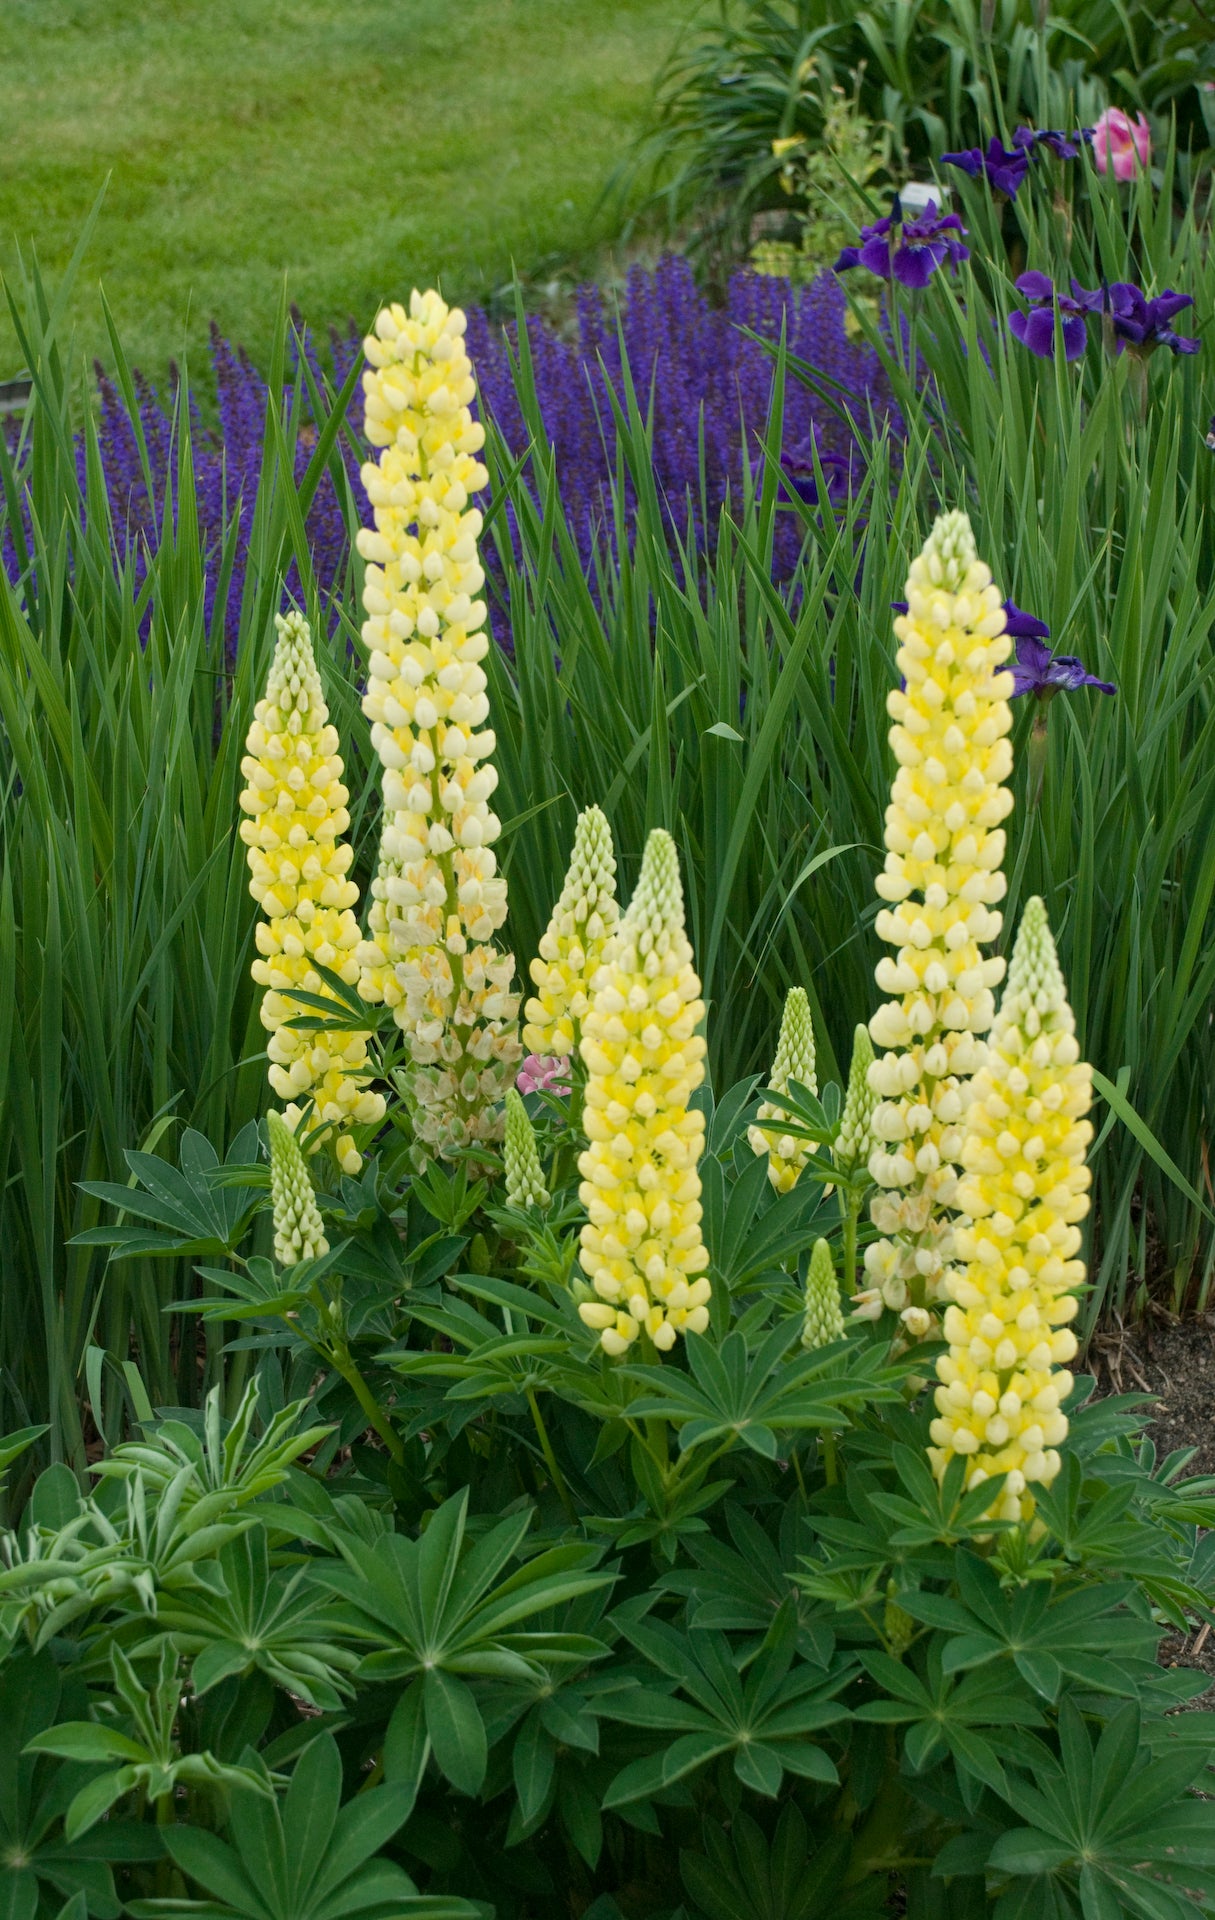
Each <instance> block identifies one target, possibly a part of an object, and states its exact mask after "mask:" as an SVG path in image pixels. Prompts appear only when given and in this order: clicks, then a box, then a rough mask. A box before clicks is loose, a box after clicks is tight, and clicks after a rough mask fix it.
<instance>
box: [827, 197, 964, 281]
mask: <svg viewBox="0 0 1215 1920" xmlns="http://www.w3.org/2000/svg"><path fill="white" fill-rule="evenodd" d="M965 231H966V229H965V227H964V226H963V225H962V222H961V221H960V220H959V219H958V216H957V214H956V213H949V214H945V215H944V216H942V215H941V213H940V212H939V211H938V208H937V203H936V201H935V200H930V201H929V202H928V205H927V206H926V207H925V208H924V211H923V213H921V214H920V215H919V217H918V218H917V219H915V220H905V219H904V218H903V209H902V207H901V206H900V204H899V200H898V197H897V195H896V196H895V202H894V206H893V207H892V208H891V210H890V212H889V213H888V214H887V215H886V218H885V219H884V220H875V221H874V223H873V225H872V226H871V227H862V228H861V239H860V245H859V246H856V247H845V248H844V250H843V252H842V253H841V254H840V257H839V259H838V260H837V261H836V263H835V271H836V273H844V272H846V271H847V269H848V268H849V267H868V269H869V271H870V273H876V274H880V275H881V277H882V279H883V280H890V279H895V280H897V281H898V282H899V285H900V286H904V287H926V286H927V285H928V282H929V281H930V280H931V279H932V276H933V274H934V273H935V272H936V270H937V268H938V267H939V266H940V265H941V264H942V262H943V261H945V260H948V261H949V263H950V265H951V266H956V265H957V263H958V262H959V261H960V260H968V259H969V258H970V248H969V247H964V246H963V245H962V243H961V241H960V240H955V239H954V238H953V235H954V234H955V233H959V234H961V233H965Z"/></svg>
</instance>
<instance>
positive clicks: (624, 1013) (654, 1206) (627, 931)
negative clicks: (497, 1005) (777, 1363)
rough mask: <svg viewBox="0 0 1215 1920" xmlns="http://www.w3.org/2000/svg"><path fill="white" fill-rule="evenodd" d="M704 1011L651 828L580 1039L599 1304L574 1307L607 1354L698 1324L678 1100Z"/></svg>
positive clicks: (704, 1290) (693, 1118)
mask: <svg viewBox="0 0 1215 1920" xmlns="http://www.w3.org/2000/svg"><path fill="white" fill-rule="evenodd" d="M704 1010H705V1009H704V1002H703V1000H702V999H701V997H700V981H699V980H698V979H697V976H696V971H695V968H694V967H693V964H692V948H691V945H690V943H689V941H688V937H687V934H686V933H685V931H684V920H683V889H682V887H681V885H680V880H679V859H678V856H677V854H676V851H675V843H674V841H673V840H672V839H671V836H670V834H668V833H663V832H662V831H661V830H660V829H657V830H655V832H653V833H652V834H651V835H650V837H649V839H648V840H647V842H646V849H645V856H644V859H643V860H642V864H641V877H640V879H639V880H638V882H637V891H636V893H635V894H634V895H633V898H632V900H631V901H630V903H629V908H628V911H627V913H625V915H624V916H623V918H622V919H621V921H620V923H619V927H618V929H617V933H616V936H615V938H614V940H613V941H612V942H611V944H610V945H609V947H608V951H607V954H606V956H605V959H604V962H603V965H602V967H601V968H600V969H599V972H598V974H597V975H596V976H595V981H594V990H593V993H592V998H591V1005H590V1010H589V1012H588V1013H587V1016H586V1021H585V1024H584V1027H583V1032H582V1058H583V1060H584V1062H585V1064H586V1069H587V1085H586V1105H585V1108H584V1112H583V1126H584V1128H585V1131H586V1137H587V1140H588V1141H589V1143H590V1144H589V1146H588V1147H587V1150H586V1152H585V1153H584V1154H583V1155H582V1156H581V1158H580V1160H579V1162H578V1168H579V1171H580V1173H581V1174H582V1186H581V1187H580V1189H579V1192H580V1196H581V1199H582V1204H583V1205H584V1207H585V1208H586V1210H587V1215H588V1219H587V1224H586V1225H585V1226H584V1227H583V1229H582V1254H581V1258H582V1265H583V1268H584V1269H585V1271H586V1274H587V1276H588V1278H589V1279H590V1281H591V1284H592V1286H593V1287H594V1289H595V1292H596V1293H597V1294H598V1296H599V1298H598V1299H597V1300H588V1301H586V1302H584V1303H583V1305H581V1306H580V1307H579V1309H578V1311H579V1313H580V1314H581V1316H582V1319H583V1321H584V1322H585V1324H586V1325H587V1326H588V1327H594V1328H596V1329H597V1330H598V1333H599V1338H600V1341H601V1343H602V1345H603V1348H604V1350H605V1351H606V1352H607V1353H610V1354H613V1355H618V1354H622V1353H624V1352H625V1351H626V1350H627V1349H628V1348H629V1347H630V1346H631V1345H632V1343H633V1342H634V1340H636V1339H637V1338H638V1336H639V1334H640V1333H641V1332H642V1331H643V1330H644V1331H645V1332H646V1333H647V1334H648V1335H649V1337H650V1339H651V1340H652V1341H653V1343H654V1345H655V1346H656V1347H657V1348H659V1350H660V1351H664V1352H665V1351H666V1350H667V1349H669V1348H670V1347H673V1346H674V1344H675V1336H676V1334H679V1333H703V1332H704V1330H705V1328H706V1327H707V1326H708V1324H709V1297H710V1287H709V1282H708V1279H707V1277H705V1275H704V1268H705V1267H706V1266H707V1265H708V1261H709V1256H708V1253H707V1251H706V1249H705V1246H704V1242H703V1240H702V1239H701V1233H700V1214H701V1209H700V1177H699V1175H698V1173H697V1171H696V1168H697V1163H698V1161H699V1159H700V1156H701V1152H702V1151H703V1148H704V1130H705V1122H704V1115H703V1114H702V1113H700V1112H699V1111H697V1110H696V1109H695V1108H693V1107H692V1106H691V1104H690V1102H691V1098H692V1094H693V1093H694V1092H695V1090H696V1088H697V1087H698V1086H699V1085H700V1083H701V1081H702V1080H703V1078H704V1055H705V1043H704V1040H703V1038H702V1036H701V1035H700V1034H698V1033H697V1031H696V1029H697V1027H698V1025H699V1024H700V1022H701V1020H702V1019H703V1017H704Z"/></svg>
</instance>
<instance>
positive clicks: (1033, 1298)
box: [929, 899, 1093, 1520]
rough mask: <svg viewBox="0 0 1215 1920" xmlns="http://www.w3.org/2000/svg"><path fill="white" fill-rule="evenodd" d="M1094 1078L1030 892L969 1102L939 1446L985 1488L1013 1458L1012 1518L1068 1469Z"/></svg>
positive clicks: (940, 1461)
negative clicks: (1063, 1445)
mask: <svg viewBox="0 0 1215 1920" xmlns="http://www.w3.org/2000/svg"><path fill="white" fill-rule="evenodd" d="M1092 1080H1093V1070H1092V1068H1091V1067H1089V1066H1086V1065H1084V1064H1083V1062H1082V1061H1081V1060H1080V1048H1079V1046H1078V1044H1077V1041H1076V1022H1075V1020H1074V1018H1073V1016H1072V1010H1071V1008H1070V1007H1069V1006H1068V1004H1067V991H1066V988H1065V986H1064V981H1063V975H1062V973H1061V972H1060V969H1059V962H1058V959H1057V957H1056V954H1055V943H1054V941H1053V939H1052V938H1051V931H1050V927H1049V925H1048V923H1047V918H1046V909H1045V907H1044V906H1043V904H1042V902H1041V900H1038V899H1033V900H1030V901H1028V902H1027V903H1026V907H1025V911H1024V913H1023V914H1022V916H1021V925H1020V929H1019V930H1018V933H1017V943H1016V946H1015V947H1014V949H1013V957H1012V965H1011V966H1010V968H1009V973H1008V985H1007V987H1006V988H1005V992H1004V998H1003V1000H1002V1002H1001V1005H1000V1011H999V1014H998V1015H997V1017H996V1022H995V1026H994V1027H993V1029H992V1034H991V1041H990V1045H989V1047H988V1057H987V1063H986V1065H985V1066H983V1067H982V1068H980V1070H979V1072H978V1074H977V1075H976V1077H975V1082H974V1099H973V1102H972V1104H971V1107H970V1110H969V1112H968V1114H967V1120H966V1138H965V1140H964V1142H963V1146H962V1166H963V1169H964V1171H963V1174H962V1178H961V1182H960V1184H959V1187H958V1196H957V1197H958V1204H959V1206H960V1207H961V1208H962V1209H963V1218H962V1220H961V1222H960V1223H959V1225H958V1227H957V1230H956V1234H955V1247H956V1256H957V1261H958V1265H957V1266H956V1267H954V1268H953V1269H952V1270H951V1272H950V1274H949V1277H948V1279H947V1281H946V1291H947V1293H948V1295H949V1296H950V1298H951V1300H952V1302H953V1304H952V1305H951V1306H950V1307H948V1308H947V1310H946V1314H945V1337H946V1339H947V1340H948V1341H949V1352H948V1353H947V1354H942V1356H941V1358H940V1359H939V1360H938V1361H937V1377H938V1379H939V1380H940V1381H941V1385H940V1386H939V1387H938V1388H937V1390H936V1406H937V1418H936V1419H935V1420H934V1421H933V1423H932V1430H931V1431H932V1440H933V1445H932V1447H931V1448H930V1449H929V1452H930V1455H931V1458H932V1463H933V1466H934V1468H935V1470H936V1472H937V1474H938V1475H941V1474H943V1473H944V1472H945V1469H946V1467H947V1466H948V1464H949V1462H950V1461H951V1460H952V1459H953V1457H954V1455H955V1454H962V1455H963V1456H964V1457H965V1458H966V1460H967V1461H968V1462H969V1463H970V1464H969V1468H968V1473H967V1485H968V1486H971V1487H974V1486H979V1485H981V1484H982V1482H983V1481H984V1480H985V1479H988V1478H989V1477H990V1476H991V1475H992V1474H993V1473H1006V1474H1007V1475H1008V1478H1007V1479H1006V1480H1005V1482H1004V1487H1003V1492H1002V1494H1001V1495H1000V1497H999V1499H998V1501H997V1502H996V1503H995V1506H994V1510H993V1511H994V1515H995V1517H997V1518H1000V1519H1004V1520H1018V1519H1023V1518H1024V1519H1028V1518H1029V1516H1030V1514H1031V1513H1032V1512H1033V1492H1032V1489H1033V1487H1034V1486H1048V1485H1049V1484H1050V1482H1051V1481H1052V1480H1053V1479H1054V1477H1055V1475H1056V1474H1057V1473H1058V1471H1059V1454H1058V1451H1057V1449H1058V1447H1059V1444H1060V1442H1061V1441H1062V1440H1063V1439H1064V1438H1065V1437H1066V1434H1067V1416H1066V1414H1064V1413H1063V1412H1061V1411H1060V1408H1061V1403H1062V1402H1063V1401H1064V1400H1066V1398H1067V1396H1068V1394H1069V1393H1070V1392H1071V1390H1072V1384H1073V1382H1072V1376H1071V1374H1070V1373H1068V1372H1067V1371H1066V1367H1067V1362H1068V1361H1069V1360H1071V1359H1072V1358H1073V1357H1074V1355H1075V1352H1076V1336H1075V1334H1074V1333H1073V1332H1072V1330H1071V1327H1070V1325H1069V1324H1068V1323H1069V1321H1071V1320H1073V1319H1074V1318H1075V1315H1076V1311H1077V1307H1078V1305H1079V1302H1078V1300H1077V1298H1076V1293H1075V1289H1076V1288H1077V1287H1078V1286H1080V1285H1081V1284H1082V1283H1083V1280H1084V1262H1083V1261H1082V1260H1078V1259H1077V1258H1076V1257H1075V1256H1076V1254H1077V1251H1078V1250H1079V1246H1080V1230H1079V1227H1078V1226H1077V1224H1076V1222H1077V1221H1079V1220H1082V1219H1083V1218H1084V1216H1085V1214H1086V1213H1087V1212H1088V1204H1089V1203H1088V1187H1089V1180H1090V1175H1089V1171H1088V1168H1087V1167H1086V1166H1085V1164H1084V1155H1085V1149H1086V1148H1087V1146H1088V1143H1089V1141H1090V1140H1091V1139H1092V1133H1093V1130H1092V1127H1091V1126H1090V1124H1089V1122H1088V1120H1087V1119H1086V1117H1085V1116H1086V1114H1087V1113H1088V1109H1089V1105H1090V1103H1091V1100H1092Z"/></svg>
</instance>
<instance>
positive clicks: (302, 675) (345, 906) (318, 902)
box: [240, 613, 384, 1172]
mask: <svg viewBox="0 0 1215 1920" xmlns="http://www.w3.org/2000/svg"><path fill="white" fill-rule="evenodd" d="M275 624H276V626H277V628H278V641H277V643H276V645H275V649H274V659H273V662H272V664H271V668H270V677H269V680H268V682H267V685H266V694H265V698H264V699H262V700H259V701H258V703H257V706H256V708H255V709H254V718H253V724H252V726H251V727H250V728H249V733H248V738H247V741H246V754H245V758H244V760H243V761H242V763H241V770H242V772H243V773H244V775H245V780H246V786H245V790H244V792H243V793H242V794H241V796H240V804H241V808H242V811H243V813H244V815H245V818H244V819H243V820H242V821H241V823H240V836H241V839H242V840H243V841H244V843H245V846H246V848H247V851H248V862H249V872H250V876H251V878H250V881H249V891H250V893H251V894H252V895H253V897H254V899H255V900H256V901H257V902H258V904H259V905H260V907H261V909H262V912H263V914H264V915H265V919H264V921H263V922H262V923H261V924H260V925H259V926H258V928H257V951H258V957H257V959H255V960H254V962H253V968H252V972H253V978H254V979H255V980H256V981H257V982H258V984H259V985H260V986H263V987H265V988H266V989H267V991H266V993H265V994H264V995H263V997H262V1006H261V1018H262V1025H263V1026H264V1027H265V1028H267V1030H268V1032H269V1034H270V1040H269V1044H268V1045H267V1048H266V1052H267V1054H268V1056H269V1060H270V1069H269V1076H270V1084H271V1086H272V1087H273V1089H274V1091H275V1093H276V1094H278V1096H279V1098H280V1099H281V1100H285V1101H290V1102H291V1103H292V1108H291V1110H292V1111H293V1112H294V1113H295V1114H299V1112H300V1110H301V1103H302V1102H304V1101H305V1100H307V1099H308V1098H311V1100H312V1102H313V1108H314V1111H313V1112H312V1113H311V1114H310V1115H309V1118H308V1123H307V1124H308V1130H309V1131H312V1129H313V1128H314V1127H315V1126H316V1124H317V1123H318V1122H320V1123H324V1124H325V1125H327V1127H328V1129H329V1133H328V1137H329V1139H330V1140H333V1139H334V1136H335V1134H338V1135H339V1140H338V1143H337V1145H336V1151H337V1153H338V1157H339V1161H340V1163H341V1164H342V1165H343V1166H344V1167H345V1168H346V1169H347V1171H354V1172H357V1171H358V1168H359V1166H361V1164H362V1162H361V1159H360V1156H359V1154H358V1152H357V1150H356V1149H355V1146H354V1142H353V1140H352V1139H351V1138H350V1136H349V1134H348V1133H347V1132H346V1129H347V1128H348V1127H349V1126H350V1125H351V1124H352V1123H354V1124H362V1125H370V1124H373V1123H374V1122H376V1121H377V1120H380V1119H382V1118H383V1114H384V1100H383V1097H382V1096H381V1095H380V1094H378V1093H375V1092H373V1091H372V1090H371V1088H370V1086H369V1085H368V1081H369V1077H370V1069H369V1067H368V1063H367V1040H368V1036H367V1034H366V1033H359V1032H354V1033H351V1032H347V1031H344V1030H343V1029H340V1028H335V1029H333V1030H332V1031H325V1032H315V1033H313V1032H300V1031H298V1030H296V1029H294V1028H292V1027H289V1026H288V1025H287V1024H286V1023H287V1022H288V1021H289V1020H291V1019H292V1018H293V1017H294V1016H296V1015H299V1014H303V1013H311V1012H312V1011H313V1009H312V1008H310V1007H307V1006H304V1005H301V1004H300V1002H299V1001H297V1000H295V999H294V998H293V997H292V995H291V989H292V988H293V987H298V988H300V989H302V990H303V991H304V992H305V993H312V994H317V995H319V996H320V997H321V998H322V999H329V1000H331V999H332V998H333V993H332V989H331V988H330V987H329V985H328V983H327V982H326V981H325V980H324V979H323V977H322V976H321V974H320V973H319V972H318V971H317V964H318V963H319V964H320V965H321V966H324V967H326V968H327V969H328V970H329V971H330V972H331V973H335V974H337V976H338V977H339V979H341V980H343V981H344V982H345V983H346V984H347V985H348V986H353V985H354V984H355V982H356V981H357V980H358V977H359V969H358V966H357V963H356V961H355V957H354V956H355V951H356V948H357V947H358V944H359V925H358V921H357V920H356V919H355V915H354V908H355V906H356V905H357V903H358V897H359V894H358V888H357V887H356V886H355V884H354V882H353V881H352V880H350V879H349V878H348V877H347V875H348V872H349V868H350V862H351V859H352V851H351V848H350V846H349V845H348V843H347V842H346V841H345V840H344V838H343V835H344V834H345V832H346V829H347V827H348V826H349V824H350V815H349V813H348V812H347V810H346V801H347V798H348V796H347V792H346V788H345V787H344V786H343V785H342V777H341V776H342V762H341V759H340V757H339V755H338V752H337V744H338V737H337V733H336V731H335V729H334V728H333V727H331V726H330V725H329V713H328V709H327V708H326V705H325V699H324V695H323V693H322V691H321V681H320V675H319V674H318V672H317V669H316V659H315V656H314V654H313V650H312V635H311V633H310V631H309V628H308V623H307V621H306V620H305V619H304V617H303V615H302V614H299V613H289V614H286V615H281V614H280V615H279V616H278V617H277V618H276V622H275ZM339 1130H340V1132H339ZM321 1137H324V1136H318V1143H319V1139H320V1138H321Z"/></svg>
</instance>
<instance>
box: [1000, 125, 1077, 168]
mask: <svg viewBox="0 0 1215 1920" xmlns="http://www.w3.org/2000/svg"><path fill="white" fill-rule="evenodd" d="M1092 137H1093V130H1092V128H1091V127H1080V128H1078V129H1077V130H1076V132H1075V133H1064V132H1062V130H1061V129H1060V128H1058V127H1041V128H1035V127H1018V128H1017V131H1016V132H1015V133H1014V135H1013V145H1014V147H1021V148H1023V149H1024V151H1025V152H1026V153H1027V154H1029V155H1031V156H1032V155H1034V154H1036V153H1040V152H1041V150H1042V148H1043V147H1046V148H1048V149H1049V150H1050V152H1051V153H1053V154H1054V156H1055V159H1056V160H1074V159H1075V158H1076V155H1077V154H1078V153H1079V151H1080V148H1079V146H1078V145H1077V141H1080V140H1088V141H1091V140H1092Z"/></svg>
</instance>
